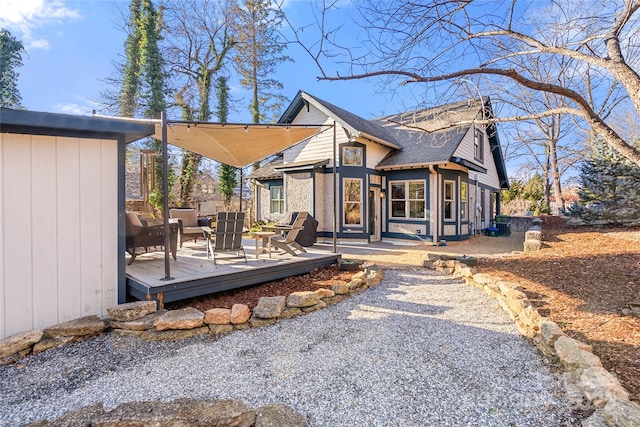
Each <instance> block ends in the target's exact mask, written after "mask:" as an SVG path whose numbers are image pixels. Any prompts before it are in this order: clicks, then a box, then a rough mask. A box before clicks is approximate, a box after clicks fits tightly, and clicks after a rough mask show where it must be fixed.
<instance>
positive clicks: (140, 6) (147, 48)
mask: <svg viewBox="0 0 640 427" xmlns="http://www.w3.org/2000/svg"><path fill="white" fill-rule="evenodd" d="M161 27H162V18H161V16H160V15H159V14H158V12H157V11H156V8H155V6H154V5H153V2H152V1H151V0H131V5H130V7H129V21H128V24H127V29H128V33H129V34H128V36H127V39H126V40H125V45H124V47H125V56H126V59H125V63H124V64H123V65H122V67H121V72H122V85H121V88H120V94H119V97H118V106H119V110H120V115H121V116H123V117H135V116H136V115H137V113H138V112H140V113H141V114H142V115H143V116H144V117H146V118H152V119H159V118H160V115H161V113H162V111H164V110H165V109H166V108H167V105H166V101H165V82H166V73H165V71H164V60H163V58H162V55H161V53H160V48H159V44H160V40H161V35H160V29H161ZM147 147H148V148H149V149H151V150H153V151H154V152H155V153H156V173H155V177H156V182H155V185H154V188H153V191H152V193H151V194H150V196H149V203H150V204H151V205H152V206H154V207H155V208H156V209H159V210H160V209H162V206H163V203H164V202H163V198H162V194H163V191H162V185H163V180H162V177H163V171H162V142H161V141H160V140H157V139H151V140H150V141H149V142H148V143H147ZM167 173H169V177H168V178H169V188H171V183H172V182H173V180H174V176H173V174H172V173H171V171H167Z"/></svg>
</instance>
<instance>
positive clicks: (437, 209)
mask: <svg viewBox="0 0 640 427" xmlns="http://www.w3.org/2000/svg"><path fill="white" fill-rule="evenodd" d="M429 173H431V174H432V175H433V176H435V181H436V185H435V187H436V188H435V190H436V206H435V209H431V215H432V216H433V217H434V218H433V244H434V245H437V244H438V241H439V240H440V222H439V220H438V217H439V214H440V189H439V180H438V172H436V170H435V168H434V167H433V165H429Z"/></svg>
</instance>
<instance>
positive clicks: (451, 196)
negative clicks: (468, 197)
mask: <svg viewBox="0 0 640 427" xmlns="http://www.w3.org/2000/svg"><path fill="white" fill-rule="evenodd" d="M455 197H456V182H455V181H445V182H444V219H445V220H454V219H455V218H456V217H455V215H456V198H455Z"/></svg>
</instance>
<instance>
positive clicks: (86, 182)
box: [0, 134, 118, 339]
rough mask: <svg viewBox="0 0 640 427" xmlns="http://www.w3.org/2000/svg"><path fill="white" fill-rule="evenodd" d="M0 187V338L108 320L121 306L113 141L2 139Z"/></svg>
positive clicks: (14, 136) (115, 148)
mask: <svg viewBox="0 0 640 427" xmlns="http://www.w3.org/2000/svg"><path fill="white" fill-rule="evenodd" d="M0 182H1V185H2V189H1V193H0V224H1V225H2V228H1V230H0V339H1V338H4V337H7V336H9V335H12V334H15V333H18V332H23V331H27V330H31V329H40V328H44V327H47V326H52V325H55V324H58V323H61V322H65V321H69V320H72V319H75V318H78V317H82V316H87V315H97V316H105V315H106V314H107V313H106V310H107V308H108V307H112V306H115V305H116V304H117V302H118V235H117V229H118V188H117V186H118V142H117V141H116V140H110V139H104V140H103V139H83V138H72V137H55V136H37V135H20V134H0ZM111 231H113V232H111Z"/></svg>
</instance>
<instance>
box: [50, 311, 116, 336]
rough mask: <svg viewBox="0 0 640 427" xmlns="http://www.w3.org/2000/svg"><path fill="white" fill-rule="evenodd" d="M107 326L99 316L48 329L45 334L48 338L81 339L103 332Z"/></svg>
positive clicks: (86, 317) (82, 318) (87, 317)
mask: <svg viewBox="0 0 640 427" xmlns="http://www.w3.org/2000/svg"><path fill="white" fill-rule="evenodd" d="M105 327H106V325H105V324H104V322H103V321H102V320H100V318H98V316H85V317H81V318H79V319H74V320H71V321H69V322H65V323H60V324H59V325H55V326H51V327H50V328H46V329H45V330H44V331H43V333H44V336H45V337H47V338H58V337H69V336H74V337H81V336H87V335H94V334H98V333H100V332H102V331H103V330H104V328H105Z"/></svg>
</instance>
